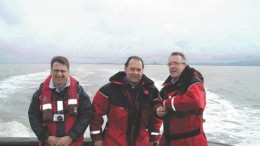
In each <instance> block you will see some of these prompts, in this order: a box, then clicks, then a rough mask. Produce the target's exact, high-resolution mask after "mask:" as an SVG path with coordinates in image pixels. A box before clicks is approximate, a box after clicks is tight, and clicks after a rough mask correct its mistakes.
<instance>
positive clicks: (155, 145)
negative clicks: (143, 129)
mask: <svg viewBox="0 0 260 146" xmlns="http://www.w3.org/2000/svg"><path fill="white" fill-rule="evenodd" d="M150 146H159V141H154V142H150Z"/></svg>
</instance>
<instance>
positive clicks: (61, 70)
mask: <svg viewBox="0 0 260 146" xmlns="http://www.w3.org/2000/svg"><path fill="white" fill-rule="evenodd" d="M51 76H52V80H53V83H54V85H55V86H57V87H62V86H64V85H65V83H66V81H67V79H68V77H69V71H68V69H67V67H66V65H64V64H60V63H58V62H54V63H53V66H52V69H51Z"/></svg>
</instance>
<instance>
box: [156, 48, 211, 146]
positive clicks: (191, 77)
mask: <svg viewBox="0 0 260 146" xmlns="http://www.w3.org/2000/svg"><path fill="white" fill-rule="evenodd" d="M168 67H169V73H170V75H169V77H168V78H167V79H166V81H165V82H164V84H163V88H162V89H161V91H160V97H161V98H162V104H161V106H158V107H157V108H156V114H157V115H158V117H160V118H162V119H163V125H164V132H163V135H162V138H161V140H160V146H207V145H208V143H207V139H206V136H205V133H204V130H203V125H202V123H203V111H204V109H205V106H206V93H205V89H204V84H203V82H204V79H203V76H202V75H201V73H200V72H198V71H197V70H195V69H194V68H191V67H190V66H189V65H187V63H186V57H185V55H184V54H183V53H181V52H173V53H172V54H171V55H170V57H169V59H168Z"/></svg>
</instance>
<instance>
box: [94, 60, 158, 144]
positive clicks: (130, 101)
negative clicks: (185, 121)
mask: <svg viewBox="0 0 260 146" xmlns="http://www.w3.org/2000/svg"><path fill="white" fill-rule="evenodd" d="M143 71H144V63H143V60H142V59H141V58H140V57H138V56H130V57H129V58H128V59H127V61H126V63H125V68H124V71H119V72H118V73H116V74H115V75H113V76H112V77H110V79H109V81H110V82H109V83H107V84H106V85H104V86H103V87H101V88H100V89H99V90H98V92H97V93H96V95H95V97H94V99H93V104H92V105H93V117H92V121H91V124H90V130H91V131H90V132H91V137H92V140H93V141H94V142H95V146H150V145H151V146H152V145H153V146H155V145H158V144H159V138H160V126H161V124H162V122H161V120H159V119H158V118H156V116H155V114H154V112H153V111H154V107H155V104H156V103H155V100H157V99H159V91H158V90H157V88H156V87H155V86H154V82H153V81H152V80H151V79H149V78H148V77H147V76H145V75H144V74H143ZM105 115H106V116H107V118H108V121H107V124H106V128H105V129H106V130H103V129H102V125H103V121H104V120H103V116H105Z"/></svg>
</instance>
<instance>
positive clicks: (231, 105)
mask: <svg viewBox="0 0 260 146" xmlns="http://www.w3.org/2000/svg"><path fill="white" fill-rule="evenodd" d="M191 67H194V68H196V69H197V70H199V71H200V72H201V73H202V74H203V76H204V78H205V88H206V94H207V105H206V109H205V112H204V118H205V120H206V122H205V123H204V124H203V125H204V130H205V133H206V135H207V138H208V140H209V141H214V142H221V143H225V144H231V145H237V146H245V145H246V146H257V145H258V146H259V145H260V91H259V89H260V67H256V66H192V65H191ZM123 69H124V66H123V65H109V64H71V67H70V73H71V75H72V76H74V77H75V78H76V79H77V80H78V81H79V82H80V84H81V85H82V86H83V88H84V89H85V90H86V92H87V93H88V95H89V96H90V98H91V101H92V99H93V96H94V95H95V93H96V91H97V90H98V89H99V88H100V87H101V86H102V85H104V84H106V83H107V82H108V79H109V77H110V76H112V75H114V74H115V73H117V72H118V71H122V70H123ZM144 73H145V74H146V75H147V76H148V77H150V78H151V79H153V80H154V82H155V85H156V87H157V88H158V89H161V88H162V86H161V85H162V83H163V82H164V80H165V79H166V78H167V76H168V75H169V73H168V67H167V66H166V65H145V70H144ZM49 74H50V65H49V64H0V100H1V102H0V137H35V134H34V133H33V132H32V131H31V129H30V125H29V121H28V114H27V113H28V107H29V104H30V100H31V97H32V95H33V93H34V92H35V90H36V89H37V88H39V85H40V83H41V82H43V81H44V79H45V78H46V77H47V76H48V75H49ZM84 136H85V137H89V129H87V130H86V132H85V134H84Z"/></svg>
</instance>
